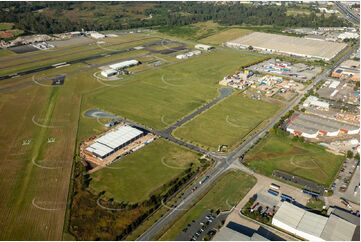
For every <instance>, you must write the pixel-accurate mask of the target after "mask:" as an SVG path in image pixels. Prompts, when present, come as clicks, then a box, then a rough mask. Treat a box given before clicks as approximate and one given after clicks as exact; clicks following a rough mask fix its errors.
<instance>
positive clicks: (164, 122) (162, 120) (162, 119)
mask: <svg viewBox="0 0 361 242" xmlns="http://www.w3.org/2000/svg"><path fill="white" fill-rule="evenodd" d="M160 121H161V122H162V123H163V124H165V125H167V126H168V125H171V124H169V123H167V122H166V121H164V115H162V117H160Z"/></svg>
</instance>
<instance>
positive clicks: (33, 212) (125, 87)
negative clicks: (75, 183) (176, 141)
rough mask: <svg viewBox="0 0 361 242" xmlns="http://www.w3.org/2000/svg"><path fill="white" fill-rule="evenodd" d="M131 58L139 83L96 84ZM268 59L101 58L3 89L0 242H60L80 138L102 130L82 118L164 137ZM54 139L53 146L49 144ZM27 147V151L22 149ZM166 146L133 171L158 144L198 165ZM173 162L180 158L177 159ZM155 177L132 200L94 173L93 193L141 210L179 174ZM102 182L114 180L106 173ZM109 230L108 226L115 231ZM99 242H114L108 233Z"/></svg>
mask: <svg viewBox="0 0 361 242" xmlns="http://www.w3.org/2000/svg"><path fill="white" fill-rule="evenodd" d="M148 37H149V36H148ZM156 39H159V38H158V37H156V36H150V38H149V39H147V40H145V39H144V35H132V36H130V35H129V36H128V35H124V36H121V37H118V38H114V39H110V40H109V43H106V44H103V45H105V46H106V48H107V49H109V48H112V50H115V49H117V48H129V47H132V46H133V47H134V46H137V45H140V44H144V43H148V41H149V42H152V41H154V40H156ZM133 41H134V42H133ZM103 47H104V46H103ZM108 47H109V48H108ZM113 48H114V49H113ZM162 48H167V46H163V47H162ZM75 49H76V50H77V51H76V52H74V50H75ZM110 51H111V50H110ZM108 52H109V50H106V49H105V50H104V49H102V48H100V47H99V46H97V45H95V44H90V45H84V46H82V45H74V46H63V47H59V48H56V49H54V50H52V51H50V50H49V51H36V52H31V53H26V54H11V55H2V56H0V62H1V63H5V64H4V66H3V65H2V66H1V69H0V74H1V75H4V74H8V73H13V72H17V71H21V70H26V69H29V68H30V69H31V68H36V67H41V66H43V65H47V64H51V63H59V62H62V61H67V60H70V59H73V58H75V59H77V58H80V57H84V56H89V55H93V54H95V53H108ZM149 56H151V57H149ZM127 58H139V59H142V60H143V61H145V63H144V67H145V68H141V69H134V72H135V74H134V75H131V76H126V77H124V78H123V79H121V80H119V81H101V80H98V79H97V78H95V77H94V76H93V74H94V73H95V72H98V71H99V69H98V67H99V66H101V65H105V64H108V63H111V62H115V61H117V60H124V59H127ZM149 58H150V59H152V60H153V59H159V58H162V59H164V60H163V62H164V63H163V64H162V65H161V66H159V67H154V66H151V65H148V62H147V61H148V59H149ZM264 58H265V57H264V56H263V55H258V54H254V53H249V52H240V51H234V50H229V49H222V48H220V49H218V50H216V51H214V52H211V53H207V54H202V55H201V56H198V57H194V58H191V59H188V60H184V61H179V60H177V59H176V58H175V57H174V56H169V55H167V56H163V55H160V54H155V53H149V52H146V51H144V50H140V51H134V52H127V53H123V54H117V55H114V56H106V55H104V57H102V58H99V59H96V60H92V61H90V62H86V63H78V64H74V65H70V66H66V67H62V68H56V69H51V70H47V71H42V72H40V73H36V74H35V75H26V76H21V77H16V78H12V79H7V80H3V81H1V83H0V93H1V95H0V111H1V113H2V115H3V116H4V117H6V118H3V119H1V120H0V135H1V138H2V139H1V141H0V142H1V145H0V177H1V178H0V185H1V187H2V188H3V190H2V194H3V199H2V200H1V202H0V209H1V211H3V213H2V214H1V215H0V224H1V227H2V228H4V231H5V232H3V233H2V234H1V235H0V239H3V240H13V239H16V240H60V239H61V238H62V233H63V229H64V219H65V220H66V219H67V218H65V214H66V206H67V198H68V191H69V190H68V189H69V185H70V177H71V171H72V166H73V165H74V164H73V158H74V152H75V151H76V150H77V147H78V143H79V142H80V141H81V140H82V139H83V138H86V137H89V136H91V135H94V134H99V133H101V132H103V131H104V130H105V128H104V126H103V125H102V124H101V122H98V121H99V120H95V119H90V118H87V117H84V116H83V115H82V114H83V112H84V111H86V110H87V109H90V108H99V109H103V110H105V111H108V112H112V113H114V114H118V115H120V116H123V117H126V118H129V119H131V120H134V121H136V122H139V123H142V124H145V125H147V126H149V127H152V128H155V129H163V128H165V127H167V126H168V125H170V124H171V123H174V122H175V121H176V120H177V119H179V118H181V117H183V116H184V115H186V114H188V113H190V112H192V111H193V110H194V109H196V108H197V107H199V106H201V105H202V104H204V103H205V102H207V101H209V100H211V99H212V98H214V97H216V96H217V95H218V92H217V89H218V88H219V86H218V81H219V80H220V79H221V78H223V77H224V76H225V75H227V74H230V73H233V72H234V71H236V70H237V69H239V68H241V66H244V65H250V64H252V63H254V62H257V61H260V60H263V59H264ZM29 60H31V61H29ZM60 74H65V75H66V79H65V83H64V85H61V86H52V85H51V82H50V81H49V80H47V79H49V78H50V77H54V76H56V75H60ZM52 139H54V142H49V140H52ZM27 142H28V144H25V145H23V143H27ZM161 142H162V141H157V142H156V143H154V144H152V145H153V146H157V147H153V148H152V146H150V147H145V148H144V149H143V150H140V151H139V155H138V153H135V154H134V157H135V158H134V157H131V156H129V158H127V159H128V162H129V165H130V164H132V163H137V162H136V161H137V159H141V161H143V162H144V160H142V158H139V157H138V158H136V157H137V156H140V157H142V154H143V153H145V154H146V155H147V156H149V157H153V156H154V157H157V154H161V153H160V152H161V151H160V150H159V147H158V145H159V144H161V145H162V146H164V147H168V146H169V147H168V148H167V149H169V150H171V151H172V152H171V153H175V154H182V155H180V156H183V155H185V156H186V157H189V160H196V155H195V154H193V153H191V152H189V151H182V152H184V153H182V152H180V151H177V148H178V147H177V148H175V147H173V146H174V145H173V144H162V143H161ZM182 149H183V148H182ZM143 155H144V154H143ZM158 156H159V155H158ZM133 158H134V160H133ZM158 158H159V157H158ZM176 160H179V161H181V160H182V159H179V157H178V158H177V159H176ZM176 160H174V161H172V162H173V163H174V162H175V163H177V165H178V163H179V162H178V161H176ZM151 162H152V161H151ZM154 162H158V161H155V160H154ZM140 164H143V163H142V162H139V164H135V167H134V169H136V166H137V165H140ZM150 164H152V163H150ZM154 164H158V163H154ZM114 165H126V164H121V163H119V164H117V163H116V164H114ZM173 165H175V164H173ZM145 168H146V167H144V169H145ZM158 168H159V169H158V173H157V175H158V176H157V178H158V179H157V180H156V181H154V183H147V182H146V181H144V182H145V183H146V185H147V186H141V184H140V183H139V184H138V185H137V186H134V187H138V188H139V189H124V190H123V191H125V192H128V194H123V193H122V194H121V193H119V192H118V191H116V190H115V189H114V188H116V187H117V186H119V184H120V183H121V181H119V182H120V183H116V182H115V183H111V182H110V181H109V182H107V180H106V179H105V180H102V181H98V183H97V178H99V180H100V179H101V177H102V174H101V173H99V174H94V180H93V181H92V185H91V186H92V187H93V189H94V191H97V189H98V190H104V189H106V190H107V191H108V193H109V194H111V196H112V197H114V198H117V199H119V200H129V201H141V200H142V199H144V198H146V197H147V194H149V193H151V192H152V191H154V190H156V189H157V188H159V186H162V184H165V183H166V182H167V181H169V179H172V178H174V177H175V176H177V174H178V173H177V172H176V171H170V170H169V169H165V168H164V167H162V168H160V166H159V167H158ZM145 170H146V169H145ZM148 171H149V170H148ZM148 173H149V172H148ZM148 173H147V172H145V173H143V174H145V175H147V174H148ZM104 174H105V175H108V174H106V172H104ZM110 176H112V177H113V178H114V179H118V176H119V174H115V173H112V174H110V175H109V178H110ZM109 178H108V179H109ZM102 182H103V184H102ZM127 182H136V179H135V180H134V176H129V177H128V179H125V178H124V183H127ZM124 183H123V184H124ZM93 202H95V201H93ZM92 206H93V205H92ZM94 206H96V204H94ZM96 211H98V210H96ZM141 211H143V210H142V209H140V210H139V211H132V212H129V213H132V216H123V215H124V214H123V213H122V214H123V215H122V221H120V222H119V227H117V229H119V230H121V229H124V228H125V227H126V226H127V225H128V224H129V223H131V222H132V221H131V219H135V218H137V216H139V213H140V212H141ZM80 212H84V211H80ZM80 214H81V213H80ZM85 214H86V213H85ZM85 214H83V215H85ZM83 215H82V216H83ZM108 215H109V214H108ZM111 221H112V220H111V219H110V220H109V222H111ZM77 222H79V223H78V224H79V225H83V224H84V221H83V220H81V221H77ZM96 222H101V221H97V220H95V221H94V223H96ZM95 225H97V224H95ZM84 231H85V232H86V233H93V234H89V237H83V238H88V239H96V237H93V235H94V233H95V232H96V231H93V232H92V231H91V228H90V227H89V226H87V227H85V228H84ZM98 232H99V231H98ZM86 233H84V234H86ZM102 236H104V238H107V239H113V238H112V237H108V236H110V235H109V234H107V233H106V232H104V231H103V232H102ZM70 238H71V237H70Z"/></svg>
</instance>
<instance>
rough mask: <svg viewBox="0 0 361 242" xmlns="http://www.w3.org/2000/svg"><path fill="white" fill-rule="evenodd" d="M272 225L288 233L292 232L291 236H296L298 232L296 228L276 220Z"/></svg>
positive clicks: (273, 220)
mask: <svg viewBox="0 0 361 242" xmlns="http://www.w3.org/2000/svg"><path fill="white" fill-rule="evenodd" d="M272 225H274V226H276V227H278V228H280V229H283V230H286V231H288V232H290V233H291V234H296V231H297V230H296V229H295V228H293V227H291V226H289V225H287V224H285V223H283V222H281V221H279V220H277V219H275V218H273V219H272Z"/></svg>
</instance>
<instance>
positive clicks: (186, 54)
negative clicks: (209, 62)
mask: <svg viewBox="0 0 361 242" xmlns="http://www.w3.org/2000/svg"><path fill="white" fill-rule="evenodd" d="M201 53H202V52H201V51H200V50H194V51H190V52H187V53H184V54H179V55H177V56H176V58H177V59H180V60H182V59H188V58H190V57H193V56H195V55H200V54H201Z"/></svg>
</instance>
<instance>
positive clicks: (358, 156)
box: [354, 152, 360, 162]
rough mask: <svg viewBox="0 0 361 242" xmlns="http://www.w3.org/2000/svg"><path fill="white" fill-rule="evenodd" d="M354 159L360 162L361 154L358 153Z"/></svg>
mask: <svg viewBox="0 0 361 242" xmlns="http://www.w3.org/2000/svg"><path fill="white" fill-rule="evenodd" d="M354 159H355V160H358V161H359V162H360V154H359V153H358V152H357V153H356V154H355V156H354Z"/></svg>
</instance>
